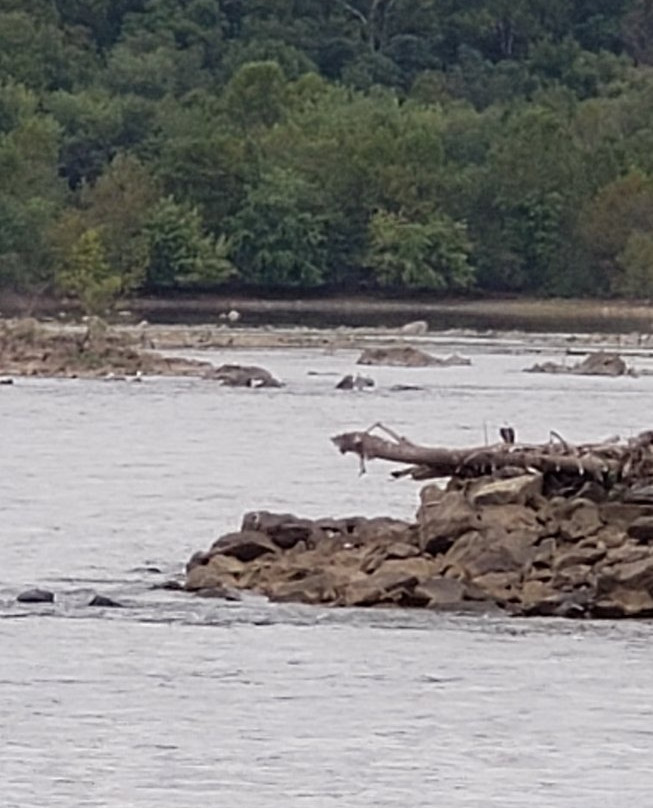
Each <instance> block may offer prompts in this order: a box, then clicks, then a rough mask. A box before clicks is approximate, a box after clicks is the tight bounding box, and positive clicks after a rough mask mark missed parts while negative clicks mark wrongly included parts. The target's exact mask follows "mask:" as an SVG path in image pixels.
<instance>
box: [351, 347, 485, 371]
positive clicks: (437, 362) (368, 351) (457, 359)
mask: <svg viewBox="0 0 653 808" xmlns="http://www.w3.org/2000/svg"><path fill="white" fill-rule="evenodd" d="M356 364H358V365H398V366H401V367H409V368H423V367H451V366H453V365H471V360H469V359H466V358H465V357H463V356H457V355H453V356H448V357H446V358H445V359H441V358H440V357H437V356H432V355H431V354H429V353H426V351H421V350H420V349H419V348H413V347H412V346H411V345H397V346H394V347H389V348H365V350H364V351H363V352H362V354H361V355H360V356H359V358H358V360H357V362H356Z"/></svg>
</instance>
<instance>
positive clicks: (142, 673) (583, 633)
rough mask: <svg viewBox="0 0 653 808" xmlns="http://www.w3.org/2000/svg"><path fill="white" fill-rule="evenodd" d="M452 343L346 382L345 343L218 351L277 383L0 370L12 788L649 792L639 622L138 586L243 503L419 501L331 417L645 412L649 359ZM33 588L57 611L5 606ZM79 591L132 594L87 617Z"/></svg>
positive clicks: (462, 423) (482, 428)
mask: <svg viewBox="0 0 653 808" xmlns="http://www.w3.org/2000/svg"><path fill="white" fill-rule="evenodd" d="M462 350H463V351H464V352H466V353H467V354H468V355H471V356H472V358H473V365H472V367H459V368H450V369H446V370H437V369H423V370H415V369H394V368H372V369H370V375H372V376H373V377H374V378H375V379H376V382H377V389H376V390H374V391H371V392H364V393H358V394H357V393H343V392H338V391H335V390H334V389H333V388H334V385H335V382H336V381H337V380H338V378H339V377H340V375H341V374H343V373H345V372H351V371H352V370H353V369H354V364H353V362H354V359H355V354H353V353H350V352H338V353H335V354H323V353H319V352H308V351H293V352H289V351H288V352H273V353H270V352H269V353H267V354H266V353H263V352H260V353H254V352H248V353H246V354H245V353H240V354H234V353H232V354H228V353H222V354H213V355H209V356H211V358H212V359H214V360H215V361H217V362H223V361H239V362H242V363H254V364H262V365H264V366H265V367H267V368H269V369H270V370H272V371H273V372H275V373H276V374H277V375H279V376H280V377H282V378H283V379H284V380H285V381H286V382H287V386H286V387H285V388H283V389H281V390H271V391H262V390H258V391H253V390H229V389H225V388H221V387H218V386H216V385H215V384H214V383H210V382H205V381H200V380H171V379H147V380H145V381H143V382H142V383H141V384H133V383H108V382H101V381H97V382H91V381H51V380H18V381H17V383H16V384H15V385H14V386H12V387H3V388H0V391H1V392H0V416H1V422H0V423H1V424H2V449H3V461H4V462H3V474H2V478H1V483H0V491H1V497H0V738H1V745H0V804H1V805H3V806H6V807H7V808H37V806H38V808H42V806H43V805H47V806H49V808H54V807H55V806H62V808H63V807H64V806H65V808H77V807H78V806H79V807H80V808H81V807H82V806H83V807H84V808H86V806H88V807H89V808H90V806H97V807H98V808H99V807H100V806H101V807H102V808H105V807H106V808H131V806H134V807H138V808H140V807H141V806H142V807H143V808H145V807H146V806H147V807H148V808H149V806H157V807H163V808H187V807H188V806H193V805H197V804H214V805H225V806H227V805H238V806H240V805H242V806H252V807H253V808H254V807H256V808H268V807H269V808H272V807H273V806H275V807H276V806H306V807H307V808H309V807H310V808H322V806H324V807H325V808H327V807H328V806H331V805H333V806H336V805H337V806H347V807H348V806H352V807H358V806H379V808H380V807H383V808H385V807H386V806H387V807H388V808H389V807H390V806H401V808H404V806H406V805H411V806H424V808H426V807H427V806H429V807H431V806H444V807H445V808H459V807H462V806H465V807H467V806H469V807H470V808H481V807H484V806H488V805H492V806H497V807H498V806H501V808H508V807H509V806H514V807H515V808H523V806H540V807H541V808H550V807H551V806H568V808H596V806H597V805H601V806H602V808H623V806H638V808H639V807H640V806H642V807H643V806H647V805H650V804H653V768H652V767H651V764H650V756H651V750H652V748H653V729H652V717H653V680H652V677H651V667H652V662H653V649H652V645H651V642H652V640H653V630H652V628H651V624H650V623H647V622H642V623H609V622H605V623H583V624H581V623H566V622H560V621H547V620H532V621H514V620H508V619H503V618H497V617H492V618H487V617H485V618H483V617H456V616H453V615H437V614H427V613H425V612H419V611H415V612H407V611H403V612H397V611H391V610H388V611H364V610H328V609H311V608H306V607H300V606H291V605H270V604H267V603H265V602H262V601H261V600H259V599H257V598H254V597H246V598H245V599H244V600H243V601H242V602H240V603H222V602H218V601H207V600H202V599H198V598H192V597H190V596H186V595H184V594H180V593H174V592H166V591H161V590H152V589H151V588H150V587H151V585H152V584H153V583H157V582H160V581H162V580H164V579H166V578H169V577H170V576H171V575H174V574H177V573H179V572H180V570H181V568H182V566H183V563H184V562H185V560H186V559H187V557H188V556H189V555H190V554H191V552H192V551H193V550H195V549H198V548H203V547H206V546H208V545H209V544H210V542H211V541H212V540H213V539H214V538H215V537H216V536H217V535H219V534H220V533H222V532H226V531H228V530H231V529H234V528H235V527H236V526H237V525H238V523H239V520H240V517H241V515H242V513H243V512H244V511H246V510H248V509H252V508H269V509H272V510H284V511H285V510H291V511H294V512H296V513H298V514H301V515H307V516H325V515H347V514H351V513H361V514H366V515H378V514H388V515H396V516H404V517H409V516H411V515H412V514H413V512H414V509H415V504H416V499H417V488H416V485H415V484H414V483H411V482H408V481H400V482H390V481H389V479H388V470H389V467H388V466H387V465H385V464H381V463H377V464H376V465H374V464H373V465H372V466H371V467H370V469H369V474H367V475H366V476H364V477H362V478H361V477H359V476H357V464H356V461H355V460H354V459H352V458H351V457H345V458H343V457H340V456H339V455H338V454H337V453H336V451H335V450H334V449H333V448H332V447H331V445H330V443H329V440H328V438H329V436H330V435H332V434H335V433H337V432H339V431H344V430H348V429H356V428H360V427H366V426H368V425H370V424H371V423H373V422H375V421H382V422H384V423H386V424H387V425H389V426H392V427H393V428H395V429H396V430H398V431H400V432H402V433H404V434H407V435H409V436H410V437H412V438H414V439H415V440H417V441H423V442H430V443H446V444H459V445H472V444H478V443H482V442H483V441H484V434H485V432H486V431H487V433H488V435H489V436H490V437H491V439H494V435H495V434H496V430H497V428H498V426H499V425H500V424H501V423H502V422H503V421H504V420H507V421H509V422H510V423H512V424H513V425H514V426H515V427H516V428H517V431H518V435H519V436H520V437H521V438H523V439H527V440H530V439H533V440H542V439H545V438H546V436H547V433H548V430H549V429H551V428H554V429H556V430H557V431H559V432H561V433H562V434H563V435H565V436H566V437H569V438H570V439H572V440H574V439H578V440H584V439H592V438H601V437H606V436H608V435H610V434H614V433H615V432H618V433H621V434H622V435H630V434H633V433H635V432H638V431H639V430H640V429H643V428H650V427H651V426H652V425H653V413H652V410H651V401H652V400H653V377H642V378H637V379H633V378H623V379H600V378H599V379H596V378H594V379H591V378H580V377H574V378H565V377H559V376H533V375H527V374H522V373H520V370H521V369H522V368H523V367H524V366H527V365H530V364H532V362H533V361H535V357H533V356H526V357H525V356H520V355H516V354H514V353H511V352H506V353H495V352H489V351H487V350H481V349H479V348H478V347H474V346H470V345H467V346H463V347H462ZM205 356H206V355H205ZM541 358H546V357H540V359H541ZM636 363H637V360H636ZM639 364H640V365H641V364H642V362H641V360H639ZM315 371H317V372H319V375H313V374H312V373H311V372H315ZM329 373H331V374H334V375H325V374H329ZM397 383H416V384H420V385H423V387H424V389H423V390H421V391H411V392H402V393H397V392H390V390H389V388H390V386H391V385H393V384H397ZM32 585H40V586H45V587H48V588H51V589H52V590H53V591H55V593H56V596H57V600H56V602H55V605H53V606H34V607H30V606H17V605H16V604H15V602H14V596H15V594H16V593H17V592H18V591H20V590H21V589H24V588H26V587H28V586H32ZM92 591H96V592H100V593H102V594H106V595H110V596H112V597H115V598H116V599H118V600H120V601H121V602H123V603H124V604H125V605H126V608H124V609H121V610H103V609H93V608H90V607H88V606H87V605H86V604H87V603H88V600H89V597H90V593H91V592H92Z"/></svg>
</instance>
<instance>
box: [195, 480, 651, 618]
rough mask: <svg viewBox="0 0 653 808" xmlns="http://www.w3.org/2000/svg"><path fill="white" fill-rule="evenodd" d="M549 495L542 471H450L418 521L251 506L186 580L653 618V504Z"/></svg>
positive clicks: (280, 593)
mask: <svg viewBox="0 0 653 808" xmlns="http://www.w3.org/2000/svg"><path fill="white" fill-rule="evenodd" d="M595 499H599V500H600V498H598V497H595V498H593V499H588V498H587V497H585V496H582V495H580V494H576V495H571V496H568V497H565V496H560V495H556V496H551V497H546V496H544V495H543V494H542V477H541V476H540V475H539V474H521V475H519V476H515V477H511V478H507V479H504V480H496V479H492V478H480V479H477V480H474V481H461V480H457V479H452V480H451V481H450V482H449V484H448V485H447V487H446V488H442V487H441V486H440V485H438V484H435V483H431V484H429V485H426V486H425V487H424V488H423V489H422V491H421V494H420V500H421V504H420V507H419V509H418V512H417V515H416V520H415V521H414V522H405V521H401V520H397V519H389V518H376V519H368V518H363V517H358V516H354V517H349V518H342V519H333V518H326V519H316V520H311V519H300V518H298V517H296V516H294V515H292V514H275V513H270V512H268V511H256V512H251V513H248V514H246V515H245V517H244V519H243V524H242V526H241V530H240V531H237V532H234V533H230V534H228V535H227V536H224V537H221V538H219V539H218V540H217V541H216V542H214V544H213V546H212V547H211V548H210V549H209V550H208V551H205V552H198V553H195V554H194V555H193V557H192V558H191V560H190V561H189V563H188V565H187V573H186V582H185V589H186V590H187V591H189V592H198V593H205V594H208V593H209V592H210V591H212V590H213V591H216V592H232V591H235V590H253V591H255V592H258V593H260V594H263V595H266V596H267V597H269V598H270V599H272V600H278V601H299V602H303V603H309V604H328V605H333V606H403V607H412V608H430V609H448V610H449V609H457V610H479V609H481V610H484V609H497V608H498V609H501V610H503V611H505V612H508V613H509V614H512V615H518V616H530V615H549V616H560V617H575V618H579V617H590V618H615V617H650V616H653V596H652V594H651V593H652V592H653V543H651V539H652V535H653V533H652V531H653V505H651V504H650V503H648V504H637V503H624V502H621V501H609V500H608V499H607V498H605V499H604V501H595Z"/></svg>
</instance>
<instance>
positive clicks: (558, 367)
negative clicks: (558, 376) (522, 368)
mask: <svg viewBox="0 0 653 808" xmlns="http://www.w3.org/2000/svg"><path fill="white" fill-rule="evenodd" d="M526 372H527V373H569V374H574V375H576V376H625V375H628V376H635V375H637V374H636V371H635V370H634V369H633V368H630V367H628V365H627V364H626V362H625V361H624V360H623V359H622V358H621V356H620V355H619V354H617V353H611V352H609V351H597V352H596V353H591V354H588V356H586V357H585V359H583V360H582V361H581V362H577V363H576V364H574V365H564V364H559V363H557V362H542V363H541V364H535V365H533V367H531V368H526Z"/></svg>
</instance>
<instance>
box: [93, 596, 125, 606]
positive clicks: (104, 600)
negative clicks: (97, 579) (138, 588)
mask: <svg viewBox="0 0 653 808" xmlns="http://www.w3.org/2000/svg"><path fill="white" fill-rule="evenodd" d="M88 605H89V606H101V607H103V608H105V609H122V608H124V606H123V604H122V603H118V601H117V600H114V599H113V598H110V597H107V596H106V595H93V597H92V598H91V599H90V600H89V602H88Z"/></svg>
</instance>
